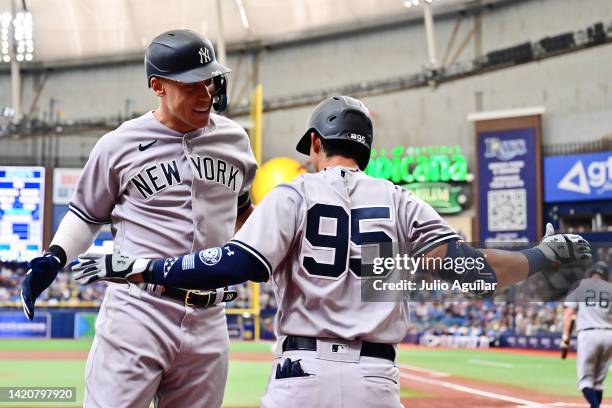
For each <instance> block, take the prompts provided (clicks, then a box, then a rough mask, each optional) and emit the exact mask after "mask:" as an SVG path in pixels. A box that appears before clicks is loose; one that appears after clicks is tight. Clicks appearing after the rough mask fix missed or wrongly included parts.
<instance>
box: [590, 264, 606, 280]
mask: <svg viewBox="0 0 612 408" xmlns="http://www.w3.org/2000/svg"><path fill="white" fill-rule="evenodd" d="M594 273H597V274H599V275H601V277H602V278H604V279H605V280H608V275H609V273H610V271H609V268H608V264H607V263H606V262H604V261H598V262H595V263H594V264H593V266H591V269H589V273H588V276H592V275H593V274H594Z"/></svg>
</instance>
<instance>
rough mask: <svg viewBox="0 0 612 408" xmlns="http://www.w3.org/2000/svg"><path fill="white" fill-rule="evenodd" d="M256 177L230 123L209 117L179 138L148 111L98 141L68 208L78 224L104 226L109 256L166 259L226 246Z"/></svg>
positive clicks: (245, 142)
mask: <svg viewBox="0 0 612 408" xmlns="http://www.w3.org/2000/svg"><path fill="white" fill-rule="evenodd" d="M256 170H257V164H256V162H255V159H254V157H253V154H252V152H251V148H250V144H249V139H248V137H247V135H246V132H245V131H244V130H243V129H242V128H241V127H239V126H238V125H236V124H235V123H234V122H232V121H231V120H229V119H227V118H224V117H223V116H218V115H215V114H211V117H210V123H209V125H208V126H207V127H206V128H203V129H198V130H195V131H193V132H190V133H186V134H182V133H180V132H177V131H174V130H172V129H169V128H167V127H166V126H164V125H163V124H162V123H160V122H159V121H158V120H157V119H156V118H155V116H154V115H153V113H152V112H149V113H146V114H145V115H143V116H141V117H139V118H136V119H133V120H130V121H128V122H125V123H124V124H123V125H121V126H120V127H119V128H118V129H116V130H115V131H113V132H110V133H108V134H106V135H105V136H103V137H102V138H101V139H100V140H99V141H98V143H97V144H96V146H95V147H94V149H93V150H92V152H91V154H90V156H89V160H88V161H87V164H86V165H85V168H84V169H83V172H82V173H81V176H80V178H79V181H78V183H77V186H76V188H75V192H74V195H73V198H72V201H71V202H70V206H69V208H70V210H71V211H72V212H74V213H75V214H76V215H77V216H79V217H80V218H81V219H83V220H84V221H85V222H89V223H96V224H104V223H112V231H113V235H114V250H115V251H120V252H121V253H122V254H126V255H131V256H137V257H149V258H153V257H155V258H158V257H169V256H173V255H176V254H180V253H185V252H193V251H197V250H200V249H204V248H208V247H214V246H219V245H223V244H224V243H225V242H227V241H228V240H229V239H230V238H231V237H232V235H233V233H234V224H235V221H236V211H235V210H236V208H237V203H238V198H239V196H244V195H246V194H248V191H249V189H250V187H251V183H252V180H253V178H254V176H255V171H256Z"/></svg>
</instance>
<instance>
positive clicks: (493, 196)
mask: <svg viewBox="0 0 612 408" xmlns="http://www.w3.org/2000/svg"><path fill="white" fill-rule="evenodd" d="M487 201H488V207H489V208H488V215H489V231H515V230H524V229H525V228H527V192H526V190H525V189H514V190H493V191H489V192H488V194H487Z"/></svg>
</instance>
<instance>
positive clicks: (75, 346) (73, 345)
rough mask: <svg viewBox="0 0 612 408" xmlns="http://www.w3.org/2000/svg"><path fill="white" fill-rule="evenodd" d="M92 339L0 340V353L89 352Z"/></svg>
mask: <svg viewBox="0 0 612 408" xmlns="http://www.w3.org/2000/svg"><path fill="white" fill-rule="evenodd" d="M92 341H93V338H85V339H79V340H70V339H66V340H64V339H52V340H50V339H16V340H13V339H11V340H8V339H6V340H5V339H2V340H0V351H9V350H10V351H13V350H24V351H30V350H42V351H49V350H71V351H75V350H84V351H89V347H91V342H92Z"/></svg>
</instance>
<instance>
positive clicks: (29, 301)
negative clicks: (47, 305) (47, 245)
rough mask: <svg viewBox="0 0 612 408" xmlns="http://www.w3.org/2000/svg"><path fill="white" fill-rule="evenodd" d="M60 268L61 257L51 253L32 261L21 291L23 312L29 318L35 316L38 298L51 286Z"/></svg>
mask: <svg viewBox="0 0 612 408" xmlns="http://www.w3.org/2000/svg"><path fill="white" fill-rule="evenodd" d="M60 269H62V264H61V262H60V259H59V258H58V257H57V256H55V255H53V254H51V253H45V254H43V256H39V257H37V258H34V259H32V260H31V261H30V269H29V270H28V272H27V273H26V276H25V278H24V279H23V282H22V283H21V293H20V295H21V305H22V306H23V313H25V315H26V317H27V318H28V319H29V320H32V319H33V318H34V304H35V303H36V298H37V297H38V296H40V294H41V293H43V292H44V291H45V289H47V288H48V287H49V286H51V284H52V283H53V281H54V280H55V278H56V276H57V274H58V272H59V271H60Z"/></svg>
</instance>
